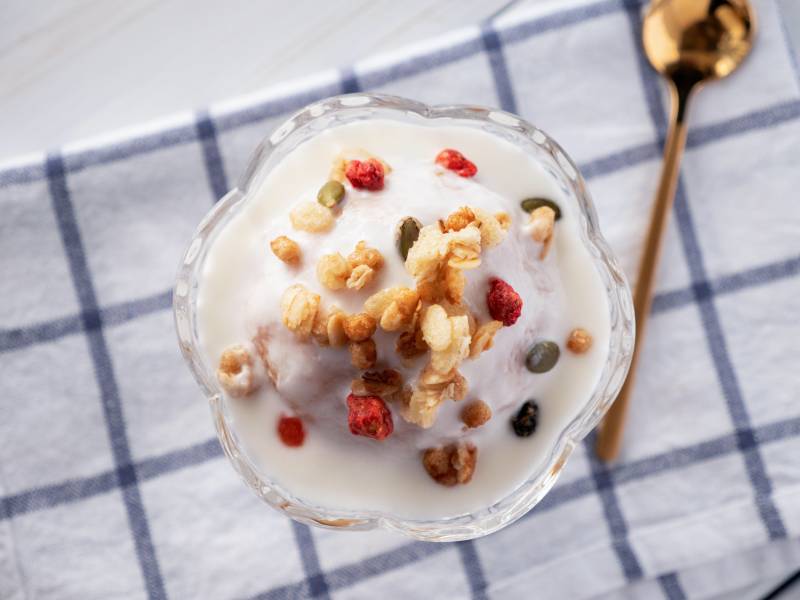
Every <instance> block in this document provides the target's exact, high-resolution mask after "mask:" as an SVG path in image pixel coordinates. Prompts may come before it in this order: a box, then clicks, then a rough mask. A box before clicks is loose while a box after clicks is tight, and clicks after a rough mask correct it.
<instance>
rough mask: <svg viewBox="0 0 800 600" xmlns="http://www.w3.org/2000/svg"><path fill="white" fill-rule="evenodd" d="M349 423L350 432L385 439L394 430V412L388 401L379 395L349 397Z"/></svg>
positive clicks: (351, 395) (375, 438)
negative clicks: (387, 404)
mask: <svg viewBox="0 0 800 600" xmlns="http://www.w3.org/2000/svg"><path fill="white" fill-rule="evenodd" d="M347 408H348V410H349V413H348V415H347V424H348V425H349V426H350V433H352V434H353V435H363V436H366V437H368V438H372V439H374V440H383V439H386V438H387V437H389V435H391V433H392V431H394V423H393V422H392V413H391V412H390V411H389V409H388V408H387V406H386V403H385V402H384V401H383V400H381V398H379V397H378V396H355V395H353V394H350V395H349V396H348V397H347Z"/></svg>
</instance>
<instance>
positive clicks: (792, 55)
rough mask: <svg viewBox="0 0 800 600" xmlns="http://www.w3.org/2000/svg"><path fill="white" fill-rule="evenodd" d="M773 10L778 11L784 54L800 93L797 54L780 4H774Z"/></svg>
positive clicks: (799, 65)
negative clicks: (789, 63)
mask: <svg viewBox="0 0 800 600" xmlns="http://www.w3.org/2000/svg"><path fill="white" fill-rule="evenodd" d="M774 5H775V10H776V11H778V20H779V21H780V22H781V32H782V33H783V44H784V46H785V47H786V53H787V54H788V55H789V61H790V62H791V64H792V70H793V71H794V78H795V83H796V84H797V88H798V91H800V64H798V62H797V56H798V54H797V52H796V51H795V47H794V44H793V43H792V37H791V36H790V35H789V29H788V28H787V27H786V19H785V18H784V16H783V7H782V5H781V3H780V2H777V1H776V2H774Z"/></svg>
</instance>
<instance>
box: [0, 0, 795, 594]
mask: <svg viewBox="0 0 800 600" xmlns="http://www.w3.org/2000/svg"><path fill="white" fill-rule="evenodd" d="M756 5H757V8H758V16H759V36H758V41H757V44H756V46H755V50H754V52H753V54H752V56H750V57H749V58H748V59H747V61H746V63H745V64H744V66H743V68H742V69H741V71H738V72H736V73H735V74H734V75H733V76H731V77H730V78H729V79H726V80H724V81H721V82H718V83H714V84H713V85H709V86H708V87H707V88H706V89H704V90H703V91H702V93H700V94H698V95H697V97H696V98H695V102H694V105H693V106H692V113H691V133H690V134H689V140H688V147H687V153H686V157H685V161H684V166H683V174H682V177H681V180H680V184H679V187H678V194H677V201H676V205H675V210H674V213H673V215H672V221H671V225H670V229H669V232H668V235H667V239H666V249H665V252H664V257H663V260H662V264H661V268H660V270H659V274H658V283H657V296H656V299H655V303H654V306H653V313H654V314H653V317H652V319H651V321H650V326H649V331H648V335H647V338H646V339H645V341H644V355H643V358H642V362H641V366H640V374H639V377H638V378H637V384H636V390H635V393H634V398H633V408H632V414H631V415H630V421H629V425H628V429H627V437H626V445H625V448H624V454H623V456H622V458H621V460H620V461H619V463H618V464H616V465H614V466H612V467H610V468H606V467H605V466H603V465H601V464H599V463H597V462H596V461H595V460H593V458H592V456H591V452H589V450H588V445H587V446H586V447H582V448H580V449H579V450H578V451H577V452H576V455H575V456H574V457H573V458H572V460H571V463H570V464H569V465H568V467H567V468H566V470H565V472H564V474H563V476H562V477H561V480H560V481H559V482H558V484H557V485H556V487H555V488H554V489H553V491H552V492H551V493H550V494H549V496H547V498H546V499H545V500H544V501H543V502H542V503H541V504H540V505H539V506H538V507H536V508H535V509H534V510H533V511H532V512H531V513H530V514H528V515H527V516H526V517H524V518H523V519H521V520H520V521H519V522H517V523H515V524H514V525H512V526H510V527H508V528H507V529H505V530H503V531H501V532H499V533H496V534H494V535H491V536H488V537H486V538H483V539H480V540H476V541H472V542H466V543H451V544H435V543H423V542H415V541H410V540H408V539H405V538H401V537H399V536H396V535H392V534H388V533H382V532H369V533H353V534H348V533H342V532H333V531H325V530H319V529H309V528H308V527H306V526H304V525H299V524H297V523H294V522H292V521H290V520H289V519H287V518H285V517H283V516H282V515H280V514H278V513H277V512H274V511H272V510H270V509H269V508H268V507H266V505H263V504H262V503H261V502H260V501H259V500H258V499H257V498H256V496H255V495H254V494H253V493H252V492H251V491H250V490H248V489H247V488H246V487H245V485H244V484H242V483H241V482H240V481H239V480H238V479H237V477H236V476H235V474H234V471H233V469H231V468H230V467H229V465H228V464H227V462H226V460H225V459H224V458H223V456H222V453H221V451H220V448H219V445H218V443H217V440H216V439H215V436H214V431H213V429H212V424H211V419H210V418H209V411H208V407H207V406H206V405H205V404H206V403H205V401H204V398H203V396H202V395H201V393H200V391H199V389H198V388H197V386H196V385H195V383H194V381H193V380H192V377H191V376H190V374H189V371H188V369H187V368H186V366H185V365H184V363H183V360H182V358H181V357H180V355H179V351H178V345H177V343H176V339H175V335H174V332H173V325H172V316H171V312H170V295H171V292H170V288H171V286H172V283H173V277H174V275H175V271H176V265H177V262H178V261H179V258H180V256H181V254H182V252H183V250H184V247H185V244H186V243H187V241H188V240H189V239H190V237H191V235H192V232H193V231H194V229H195V227H196V226H197V224H198V223H199V221H200V219H201V218H202V217H203V215H204V214H205V213H206V211H208V210H209V208H210V207H211V205H212V204H213V202H214V201H215V200H216V199H217V198H219V197H220V196H222V195H223V194H224V192H225V191H226V190H227V189H228V188H229V187H230V186H232V185H233V184H234V182H235V181H236V178H237V177H238V176H239V175H240V174H241V173H242V172H243V170H244V167H245V165H246V163H247V160H248V157H249V155H250V153H251V151H252V150H253V149H254V147H255V146H256V144H257V143H258V142H259V141H260V140H261V139H262V138H263V137H264V136H266V135H268V134H269V133H270V132H271V131H272V130H273V129H274V128H275V127H276V126H277V125H278V124H279V123H281V122H282V121H283V120H284V119H285V118H286V116H287V115H288V114H290V113H291V112H293V111H294V110H296V109H298V108H300V107H302V106H303V105H305V104H307V103H309V102H312V101H315V100H318V99H320V98H324V97H326V96H329V95H333V94H338V93H342V92H353V91H358V90H376V91H382V92H388V93H396V94H400V95H404V96H409V97H412V98H417V99H419V100H422V101H425V102H429V103H453V102H463V103H477V104H482V105H489V106H499V107H502V108H504V109H506V110H509V111H512V112H516V113H519V114H521V115H522V116H523V117H525V118H526V119H529V120H530V121H532V122H533V123H535V124H536V125H538V126H540V127H542V128H543V129H544V130H546V131H547V132H549V133H550V134H551V135H553V136H554V137H555V138H556V139H558V140H559V141H560V142H561V143H562V144H563V145H564V147H565V148H566V149H567V150H568V152H569V153H570V154H571V155H572V156H573V158H574V159H575V160H576V161H577V162H578V163H579V164H580V165H581V167H582V171H583V174H584V176H585V177H586V178H587V180H588V185H589V188H590V190H591V193H592V194H593V196H594V199H595V202H596V204H597V209H598V212H599V214H600V220H601V225H602V228H603V230H604V232H605V234H606V236H607V237H608V238H609V240H610V242H611V245H612V246H613V247H614V248H615V250H616V252H617V254H618V256H619V257H620V258H621V260H622V263H623V265H624V267H625V268H626V269H627V270H628V272H629V273H630V274H633V273H634V272H635V266H636V262H637V257H638V256H639V252H640V249H641V246H642V236H643V232H644V228H645V223H646V220H647V217H648V212H649V207H650V204H651V202H652V198H653V194H654V191H655V186H656V181H657V177H658V172H659V165H660V147H661V144H662V142H663V137H664V132H665V126H666V116H665V115H666V106H665V104H666V101H665V94H664V88H663V86H662V84H661V83H660V81H659V79H658V77H657V76H656V74H655V73H654V72H652V71H651V69H650V68H649V67H648V65H647V62H646V60H645V58H644V57H643V55H642V52H641V49H640V44H639V39H640V35H641V19H640V10H641V8H640V6H639V5H638V4H637V3H636V2H633V1H630V2H629V1H623V0H592V1H587V0H582V1H580V2H576V1H574V0H569V1H567V0H558V1H553V2H548V3H543V4H539V5H537V12H536V13H531V14H527V15H525V16H523V17H515V18H513V19H505V20H498V21H495V22H493V23H490V24H484V25H479V26H475V27H473V28H470V29H467V30H463V31H459V32H456V33H454V34H452V35H448V36H446V37H444V38H441V39H438V40H436V41H434V42H432V43H429V44H425V45H423V46H416V47H413V48H410V49H408V50H406V51H405V52H402V53H399V54H394V55H391V56H386V57H382V58H380V59H371V60H370V61H369V62H364V63H359V64H356V65H354V66H353V67H351V68H348V69H346V70H344V71H341V72H335V73H325V74H322V75H320V76H318V77H315V78H313V79H310V80H305V81H303V82H301V83H300V84H297V85H294V86H289V87H284V88H281V89H278V90H272V91H270V92H269V93H267V94H265V95H262V96H260V97H255V98H246V99H240V100H236V101H234V102H230V103H227V104H225V105H222V106H216V107H212V108H211V109H210V110H208V111H204V112H201V113H199V114H191V115H185V116H180V117H177V118H175V119H173V120H172V121H170V122H169V123H168V124H167V125H161V126H159V127H149V128H147V129H143V130H142V131H141V132H139V133H138V134H136V135H133V136H130V135H128V136H125V137H123V138H118V139H115V140H112V141H109V140H108V139H106V140H105V141H103V142H98V143H84V144H81V145H80V146H72V147H65V148H62V149H59V150H57V151H55V152H52V153H49V154H46V155H43V156H41V157H36V158H34V159H30V158H29V159H26V160H25V161H22V162H18V163H17V164H15V165H7V166H4V167H2V169H0V215H1V216H0V389H2V394H0V598H3V600H12V599H13V600H18V599H22V598H27V599H33V598H35V599H62V598H75V599H81V600H87V599H108V598H125V599H128V598H131V599H138V598H175V599H183V598H189V599H202V598H209V599H222V600H225V599H233V598H236V599H244V598H253V597H258V598H305V597H311V596H313V597H320V598H336V599H344V598H416V597H419V598H437V599H440V598H464V597H475V598H503V599H505V598H525V599H528V598H571V599H573V598H578V599H580V598H588V597H593V596H598V595H599V596H604V597H606V596H610V597H636V598H639V597H641V598H659V597H668V598H684V597H688V598H708V597H712V596H717V595H724V594H726V593H730V592H731V590H735V589H739V588H741V587H742V586H745V585H748V584H749V583H752V582H753V581H757V580H759V579H761V578H765V577H769V576H777V575H779V574H781V573H786V572H788V571H789V570H791V569H792V568H796V567H797V566H798V565H800V541H798V538H800V359H798V356H799V355H798V340H800V300H798V298H800V200H798V189H800V169H799V168H798V160H799V157H800V87H798V71H797V68H796V65H795V64H794V63H793V62H792V53H791V52H790V50H789V49H788V48H787V42H786V39H785V36H784V32H783V29H782V22H781V17H780V15H779V14H778V13H777V9H776V6H775V4H774V3H773V2H772V1H771V0H760V1H757V2H756Z"/></svg>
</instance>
